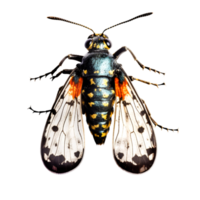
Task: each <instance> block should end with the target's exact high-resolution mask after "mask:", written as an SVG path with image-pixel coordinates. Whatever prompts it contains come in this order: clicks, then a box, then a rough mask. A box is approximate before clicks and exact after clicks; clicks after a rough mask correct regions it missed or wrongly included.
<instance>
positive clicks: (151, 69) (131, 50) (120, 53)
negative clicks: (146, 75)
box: [113, 45, 168, 77]
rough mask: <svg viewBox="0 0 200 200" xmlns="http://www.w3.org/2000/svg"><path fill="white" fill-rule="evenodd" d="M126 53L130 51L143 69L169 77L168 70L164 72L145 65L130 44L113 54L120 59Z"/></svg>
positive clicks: (131, 55) (130, 54) (134, 60)
mask: <svg viewBox="0 0 200 200" xmlns="http://www.w3.org/2000/svg"><path fill="white" fill-rule="evenodd" d="M125 53H128V54H129V56H130V57H131V58H132V60H133V62H135V63H136V65H137V66H138V67H139V68H140V69H141V70H143V71H148V72H151V73H154V74H158V75H163V77H167V76H168V74H167V73H166V72H162V71H161V70H158V69H156V68H153V67H150V66H147V65H145V64H144V63H143V62H142V61H141V60H140V59H139V57H138V55H137V54H136V52H135V51H134V50H133V49H132V48H131V47H129V46H128V45H124V46H120V47H119V48H118V49H117V50H116V51H115V52H113V56H114V58H115V59H116V60H119V59H120V58H121V57H122V56H123V55H124V54H125Z"/></svg>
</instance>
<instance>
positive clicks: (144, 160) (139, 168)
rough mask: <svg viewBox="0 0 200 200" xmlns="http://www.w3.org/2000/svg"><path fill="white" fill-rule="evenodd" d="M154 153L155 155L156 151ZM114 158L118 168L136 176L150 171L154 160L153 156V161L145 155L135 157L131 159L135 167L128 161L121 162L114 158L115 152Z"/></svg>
mask: <svg viewBox="0 0 200 200" xmlns="http://www.w3.org/2000/svg"><path fill="white" fill-rule="evenodd" d="M113 151H114V150H113ZM155 153H156V149H155ZM114 158H115V161H116V162H117V164H118V166H119V167H121V168H122V169H124V170H126V171H128V172H131V173H136V174H139V173H143V172H145V171H147V170H148V169H150V168H151V166H152V165H153V162H154V160H155V156H154V158H153V160H149V158H148V157H147V156H146V155H143V156H141V157H139V156H137V155H136V156H134V157H133V158H132V159H133V161H134V162H135V163H136V165H134V164H133V163H132V162H128V161H126V162H121V161H120V160H119V159H118V158H117V157H116V156H115V151H114Z"/></svg>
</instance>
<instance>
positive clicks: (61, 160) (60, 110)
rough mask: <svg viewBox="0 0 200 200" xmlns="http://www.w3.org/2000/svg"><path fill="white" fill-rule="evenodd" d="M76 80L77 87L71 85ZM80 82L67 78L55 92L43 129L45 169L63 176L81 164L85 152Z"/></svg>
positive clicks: (75, 78) (42, 147)
mask: <svg viewBox="0 0 200 200" xmlns="http://www.w3.org/2000/svg"><path fill="white" fill-rule="evenodd" d="M75 80H78V83H76V82H77V81H76V82H75ZM81 88H82V78H79V77H77V76H76V77H75V76H71V77H70V78H69V79H68V80H67V81H66V83H65V85H64V87H63V89H62V91H61V92H59V94H58V96H57V98H56V100H55V103H54V105H53V107H52V111H51V113H50V115H49V117H48V119H47V123H46V126H45V129H44V133H43V138H42V144H41V154H42V159H43V162H44V164H45V166H46V167H47V168H48V169H49V170H50V171H53V172H56V173H64V172H68V171H70V170H72V169H74V168H75V167H76V166H77V165H78V164H79V163H80V161H81V159H82V157H83V153H84V148H85V140H84V127H83V119H82V108H81V95H80V91H81Z"/></svg>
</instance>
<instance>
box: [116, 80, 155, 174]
mask: <svg viewBox="0 0 200 200" xmlns="http://www.w3.org/2000/svg"><path fill="white" fill-rule="evenodd" d="M115 79H117V78H115ZM115 88H116V90H117V89H118V91H117V92H116V99H115V115H114V132H113V152H114V158H115V160H116V162H117V164H118V165H119V166H120V167H121V168H123V169H124V170H126V171H129V172H132V173H142V172H145V171H147V170H148V169H149V168H150V167H151V166H152V164H153V162H154V160H155V156H156V140H155V135H154V130H153V126H152V123H151V121H150V119H149V115H148V111H147V109H146V108H145V106H144V104H143V102H142V100H141V99H140V98H139V96H138V94H137V92H136V91H135V89H134V87H133V85H132V84H131V82H130V81H129V79H128V78H127V77H125V79H124V82H123V84H118V85H116V80H115ZM118 93H121V96H120V94H118Z"/></svg>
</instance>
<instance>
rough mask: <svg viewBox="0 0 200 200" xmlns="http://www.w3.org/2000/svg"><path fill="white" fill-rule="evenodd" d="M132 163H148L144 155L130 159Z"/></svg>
mask: <svg viewBox="0 0 200 200" xmlns="http://www.w3.org/2000/svg"><path fill="white" fill-rule="evenodd" d="M132 161H133V162H135V163H136V164H137V165H143V164H146V163H148V162H149V158H148V157H147V156H146V155H143V156H137V155H135V156H134V157H133V158H132Z"/></svg>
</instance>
